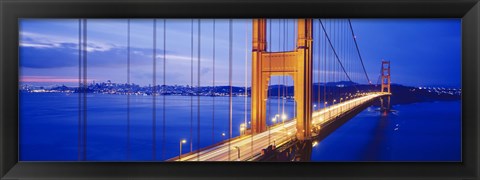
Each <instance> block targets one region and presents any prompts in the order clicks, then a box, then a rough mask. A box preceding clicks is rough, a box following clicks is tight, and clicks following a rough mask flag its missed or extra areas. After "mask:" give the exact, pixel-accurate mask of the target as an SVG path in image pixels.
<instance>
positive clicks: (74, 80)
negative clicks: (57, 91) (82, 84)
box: [20, 76, 92, 83]
mask: <svg viewBox="0 0 480 180" xmlns="http://www.w3.org/2000/svg"><path fill="white" fill-rule="evenodd" d="M89 81H92V79H89ZM20 82H28V83H39V82H42V83H45V82H48V83H78V82H79V80H78V78H68V77H63V76H62V77H58V76H21V77H20Z"/></svg>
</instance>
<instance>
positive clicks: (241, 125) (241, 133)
mask: <svg viewBox="0 0 480 180" xmlns="http://www.w3.org/2000/svg"><path fill="white" fill-rule="evenodd" d="M244 134H245V124H240V135H244Z"/></svg>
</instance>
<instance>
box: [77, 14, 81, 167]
mask: <svg viewBox="0 0 480 180" xmlns="http://www.w3.org/2000/svg"><path fill="white" fill-rule="evenodd" d="M81 87H82V20H81V19H78V142H77V143H78V146H77V151H78V155H77V156H78V160H82V151H81V146H82V143H81V141H82V138H81V131H82V128H81V126H82V99H81V98H82V93H80V89H81Z"/></svg>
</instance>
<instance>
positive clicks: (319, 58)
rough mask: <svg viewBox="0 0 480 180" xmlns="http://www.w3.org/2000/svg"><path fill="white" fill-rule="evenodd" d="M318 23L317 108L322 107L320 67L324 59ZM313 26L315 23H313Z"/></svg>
mask: <svg viewBox="0 0 480 180" xmlns="http://www.w3.org/2000/svg"><path fill="white" fill-rule="evenodd" d="M313 23H315V21H313ZM317 24H318V28H317V29H318V30H317V31H318V33H317V37H318V39H317V40H316V41H317V43H318V47H317V48H318V54H317V57H318V61H317V63H318V64H317V65H318V67H317V69H318V70H317V83H318V85H317V96H318V97H317V109H320V97H321V96H320V71H321V69H320V68H321V67H320V64H321V62H322V59H321V56H322V51H321V42H320V39H321V38H320V37H321V34H320V23H317ZM312 26H313V24H312Z"/></svg>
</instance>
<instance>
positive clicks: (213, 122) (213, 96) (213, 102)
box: [212, 19, 216, 144]
mask: <svg viewBox="0 0 480 180" xmlns="http://www.w3.org/2000/svg"><path fill="white" fill-rule="evenodd" d="M212 36H213V58H212V59H213V77H212V78H213V80H212V83H213V88H212V89H213V94H212V144H214V143H215V96H216V95H215V93H216V90H215V48H216V47H215V19H213V35H212Z"/></svg>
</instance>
